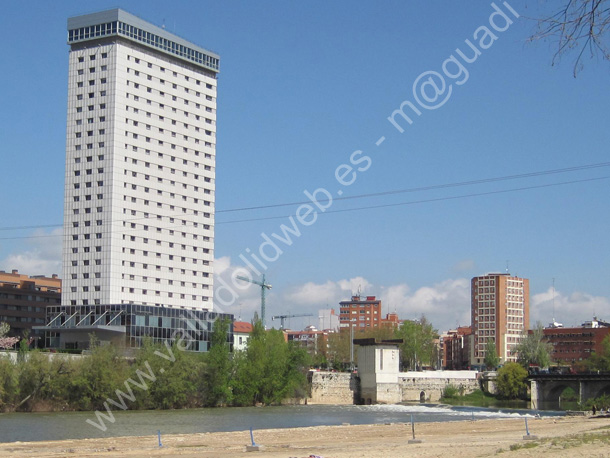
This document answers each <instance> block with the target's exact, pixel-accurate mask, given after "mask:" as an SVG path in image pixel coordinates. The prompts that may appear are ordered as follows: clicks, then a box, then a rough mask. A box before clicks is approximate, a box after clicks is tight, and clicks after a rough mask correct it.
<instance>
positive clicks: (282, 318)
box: [271, 313, 313, 329]
mask: <svg viewBox="0 0 610 458" xmlns="http://www.w3.org/2000/svg"><path fill="white" fill-rule="evenodd" d="M301 316H313V314H312V313H299V314H297V315H276V316H272V317H271V319H272V320H277V319H279V320H280V329H284V320H286V318H295V317H301Z"/></svg>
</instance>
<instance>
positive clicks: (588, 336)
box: [543, 320, 610, 366]
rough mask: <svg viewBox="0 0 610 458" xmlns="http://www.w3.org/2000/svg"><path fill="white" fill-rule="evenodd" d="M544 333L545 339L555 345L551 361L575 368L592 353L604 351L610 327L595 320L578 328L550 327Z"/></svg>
mask: <svg viewBox="0 0 610 458" xmlns="http://www.w3.org/2000/svg"><path fill="white" fill-rule="evenodd" d="M591 323H594V324H593V325H592V324H591ZM543 332H544V337H545V339H546V340H547V341H548V342H550V343H551V344H553V352H552V354H551V359H552V360H553V361H554V362H558V363H563V364H568V365H571V366H573V365H575V364H577V363H578V362H579V361H584V360H586V359H588V358H589V357H590V356H591V354H592V353H594V352H595V353H601V352H602V351H603V347H602V341H603V340H604V338H605V337H606V336H607V335H608V334H610V326H608V325H607V323H604V324H599V322H598V321H596V320H594V321H593V322H589V323H585V324H583V325H582V326H581V327H577V328H563V327H548V328H545V329H544V331H543Z"/></svg>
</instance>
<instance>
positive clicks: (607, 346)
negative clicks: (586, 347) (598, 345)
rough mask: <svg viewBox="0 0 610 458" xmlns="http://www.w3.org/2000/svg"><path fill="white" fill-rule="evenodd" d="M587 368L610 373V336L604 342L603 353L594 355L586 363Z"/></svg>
mask: <svg viewBox="0 0 610 458" xmlns="http://www.w3.org/2000/svg"><path fill="white" fill-rule="evenodd" d="M585 366H586V368H587V369H589V370H592V371H610V335H607V336H606V337H604V340H602V351H601V353H597V352H595V353H593V354H592V355H591V356H590V357H589V359H587V360H586V361H585Z"/></svg>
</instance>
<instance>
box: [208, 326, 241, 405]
mask: <svg viewBox="0 0 610 458" xmlns="http://www.w3.org/2000/svg"><path fill="white" fill-rule="evenodd" d="M229 326H230V322H229V320H228V319H222V320H221V319H219V320H216V321H215V322H214V331H213V333H212V338H211V348H210V351H209V352H208V354H207V355H206V358H205V361H206V363H207V368H206V371H205V376H204V378H203V392H204V404H205V405H206V406H209V407H215V406H219V405H228V404H231V403H232V401H233V393H232V389H231V379H232V378H233V376H234V364H233V358H232V357H231V349H230V344H229V342H228V340H227V339H228V335H229Z"/></svg>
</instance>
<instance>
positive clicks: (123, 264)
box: [62, 9, 219, 310]
mask: <svg viewBox="0 0 610 458" xmlns="http://www.w3.org/2000/svg"><path fill="white" fill-rule="evenodd" d="M68 44H69V45H70V57H69V60H70V66H69V78H68V116H67V133H66V137H67V140H66V176H65V201H64V247H63V263H64V269H63V294H62V304H63V305H64V306H70V305H72V306H81V305H85V306H91V305H97V304H102V305H103V304H139V305H143V306H153V307H154V306H159V307H161V306H163V307H176V308H188V309H191V310H192V309H200V310H206V309H207V310H211V309H212V288H213V278H212V269H213V266H212V263H213V259H214V200H215V199H214V192H215V189H214V187H215V184H214V182H215V147H216V83H217V79H216V77H217V74H218V71H219V57H218V55H216V54H214V53H212V52H210V51H207V50H206V49H203V48H201V47H199V46H197V45H194V44H192V43H190V42H188V41H186V40H184V39H182V38H180V37H178V36H176V35H174V34H172V33H169V32H168V31H166V30H165V29H164V28H161V27H156V26H154V25H151V24H149V23H148V22H146V21H144V20H142V19H140V18H138V17H136V16H134V15H131V14H129V13H126V12H125V11H122V10H120V9H113V10H109V11H104V12H100V13H94V14H88V15H85V16H78V17H73V18H70V19H68Z"/></svg>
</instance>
